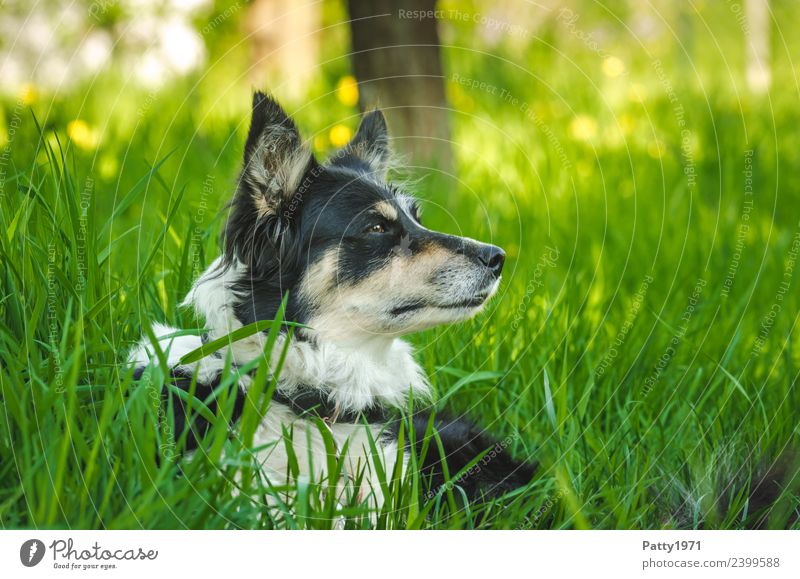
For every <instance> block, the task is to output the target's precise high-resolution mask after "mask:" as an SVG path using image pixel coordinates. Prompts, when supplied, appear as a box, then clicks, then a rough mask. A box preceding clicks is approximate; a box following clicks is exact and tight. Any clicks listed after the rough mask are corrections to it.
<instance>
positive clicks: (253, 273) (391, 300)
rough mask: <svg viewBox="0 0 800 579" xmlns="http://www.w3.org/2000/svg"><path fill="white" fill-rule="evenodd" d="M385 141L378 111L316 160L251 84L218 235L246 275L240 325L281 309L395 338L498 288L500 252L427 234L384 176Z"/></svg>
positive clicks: (358, 332)
mask: <svg viewBox="0 0 800 579" xmlns="http://www.w3.org/2000/svg"><path fill="white" fill-rule="evenodd" d="M388 159H389V144H388V137H387V129H386V122H385V120H384V118H383V115H382V114H381V113H380V112H379V111H373V112H371V113H368V114H366V115H365V116H364V118H363V119H362V121H361V126H360V127H359V129H358V131H357V133H356V135H355V136H354V137H353V139H352V141H351V142H350V143H349V144H348V145H347V146H345V147H344V148H343V149H341V150H340V151H338V152H337V153H336V154H334V155H333V156H332V157H331V158H330V159H329V160H328V161H327V162H325V163H320V162H318V161H317V160H316V159H315V158H314V156H313V155H312V153H311V152H310V151H309V150H308V148H306V147H305V146H304V144H303V141H302V139H301V138H300V134H299V133H298V131H297V127H296V126H295V124H294V122H293V121H292V120H291V119H290V118H289V117H288V115H287V114H286V113H285V112H284V111H283V109H282V108H281V107H280V106H279V105H278V104H277V103H276V102H275V101H274V100H273V99H272V98H270V97H269V96H266V95H264V94H262V93H256V94H255V95H254V97H253V114H252V121H251V126H250V131H249V134H248V137H247V143H246V145H245V154H244V168H243V169H242V173H241V176H240V179H239V187H238V190H237V193H236V195H235V197H234V199H233V201H232V210H231V215H230V217H229V220H228V223H227V227H226V230H225V235H224V245H225V256H226V259H227V261H228V262H229V263H234V262H235V263H237V264H238V265H239V266H240V267H242V268H243V271H244V272H245V274H244V275H243V276H242V279H241V280H240V281H239V283H238V284H237V286H236V292H237V295H238V296H239V300H240V301H239V303H238V304H237V307H236V312H237V316H238V317H239V318H240V320H241V321H242V322H243V323H249V322H252V321H254V320H258V319H269V318H270V317H271V316H272V315H274V312H275V309H276V306H277V304H278V303H279V302H280V299H281V296H282V294H283V293H284V292H286V291H289V293H290V305H289V310H290V311H289V312H287V315H288V316H290V317H291V318H293V319H295V320H296V321H301V322H304V323H306V324H307V325H309V326H310V327H311V328H313V329H314V330H317V331H319V332H321V333H323V334H324V335H326V336H329V337H332V338H336V337H338V338H342V339H348V338H357V337H359V336H364V337H368V336H370V335H375V334H380V335H390V336H395V335H401V334H405V333H409V332H414V331H418V330H422V329H425V328H429V327H431V326H435V325H438V324H443V323H449V322H455V321H459V320H463V319H466V318H468V317H470V316H472V315H474V314H476V313H477V312H478V311H480V310H481V308H482V307H483V306H484V305H485V304H486V302H487V300H489V298H490V297H491V296H492V295H493V294H494V293H495V292H496V291H497V287H498V286H499V284H500V273H501V271H502V269H503V262H504V260H505V254H504V253H503V250H501V249H500V248H499V247H495V246H494V245H488V244H485V243H480V242H477V241H474V240H472V239H468V238H465V237H456V236H453V235H447V234H445V233H440V232H437V231H431V230H430V229H427V228H426V227H424V226H423V225H422V222H421V220H420V212H419V206H418V204H417V202H416V201H415V200H414V199H413V198H412V197H411V196H409V195H407V194H406V193H404V192H403V191H401V190H400V189H398V188H397V187H395V186H392V185H390V184H388V183H387V182H386V181H385V176H386V170H387V162H388Z"/></svg>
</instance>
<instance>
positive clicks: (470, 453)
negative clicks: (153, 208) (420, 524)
mask: <svg viewBox="0 0 800 579" xmlns="http://www.w3.org/2000/svg"><path fill="white" fill-rule="evenodd" d="M389 157H390V150H389V143H388V135H387V128H386V122H385V120H384V117H383V114H382V113H381V112H380V111H377V110H375V111H373V112H370V113H367V114H366V115H365V116H364V117H363V119H362V121H361V125H360V127H359V129H358V131H357V132H356V134H355V136H354V137H353V139H352V141H351V142H350V143H349V144H348V145H346V146H345V147H344V148H342V149H341V150H340V151H338V152H337V153H335V154H334V155H333V156H332V157H331V158H330V159H329V160H328V161H327V162H325V163H320V162H319V161H317V159H315V158H314V156H313V155H312V153H311V151H310V150H309V149H308V148H307V147H306V146H305V145H304V143H303V141H302V139H301V137H300V134H299V132H298V130H297V127H296V126H295V123H294V122H293V121H292V120H291V119H290V118H289V116H288V115H287V114H286V113H285V112H284V110H283V109H282V108H281V107H280V106H279V105H278V103H276V102H275V100H273V99H272V98H271V97H270V96H267V95H265V94H263V93H260V92H257V93H255V95H254V97H253V110H252V121H251V125H250V130H249V133H248V136H247V142H246V144H245V149H244V167H243V168H242V171H241V174H240V176H239V180H238V188H237V191H236V193H235V194H234V197H233V199H232V201H231V203H230V216H229V218H228V221H227V225H226V227H225V230H224V232H223V235H222V245H223V253H222V255H221V256H220V257H219V258H217V259H216V260H215V261H214V262H213V263H212V264H211V266H210V267H209V268H208V269H207V270H206V271H205V273H203V274H202V275H201V277H200V278H199V279H198V280H197V281H196V282H195V283H194V286H193V287H192V289H191V291H190V292H189V294H188V295H187V296H186V299H185V301H184V305H187V306H191V307H192V308H194V310H195V311H196V313H197V315H198V316H199V317H201V318H202V319H204V320H205V327H206V328H207V333H206V334H205V335H203V336H202V337H199V336H185V335H184V336H180V337H173V338H170V337H166V338H163V336H169V335H170V334H174V333H175V332H177V330H176V329H175V328H169V327H166V326H163V325H159V324H156V325H154V330H155V333H156V335H157V336H162V338H160V339H159V344H160V347H161V348H162V349H163V351H164V352H166V355H167V360H168V364H169V366H170V370H171V373H172V379H171V380H172V381H173V383H174V384H175V385H177V386H178V387H180V388H185V389H188V388H189V386H190V385H191V383H192V381H193V378H194V379H195V380H196V382H197V383H196V386H195V388H196V394H195V395H196V396H197V397H198V398H200V399H204V398H206V396H209V395H210V394H211V393H212V392H213V390H214V388H215V387H216V386H218V385H219V384H220V380H221V374H222V373H223V371H224V369H225V368H226V367H228V368H229V367H230V365H231V364H232V365H234V366H236V365H243V364H247V363H248V362H251V361H253V360H254V359H257V358H259V357H260V356H262V355H263V351H264V349H265V340H266V335H265V334H263V333H259V334H256V335H254V336H251V337H250V338H246V339H244V340H240V341H237V342H234V343H232V344H230V345H229V346H227V347H226V348H224V349H222V350H220V351H217V352H216V353H214V354H212V355H209V356H207V357H205V358H203V359H202V360H200V361H199V362H197V363H195V364H190V365H186V364H184V365H182V364H181V363H180V359H181V357H182V356H184V355H185V354H186V353H188V352H190V351H192V350H194V349H196V348H198V347H200V346H201V345H202V344H203V343H204V342H208V341H209V340H214V339H216V338H220V337H223V336H226V335H227V334H229V333H230V332H232V331H234V330H236V329H237V328H240V327H242V326H243V325H247V324H251V323H253V322H255V321H257V320H270V319H273V318H274V316H275V315H276V314H277V312H278V310H279V308H280V306H281V303H282V299H283V296H284V295H285V294H286V292H288V296H289V297H288V301H287V304H286V307H285V319H286V320H290V321H293V322H297V323H299V324H302V327H301V328H300V329H298V330H297V331H296V332H295V335H294V336H293V337H292V339H291V340H289V344H288V345H287V347H286V357H285V359H284V361H283V366H282V369H281V371H280V373H279V377H278V382H277V388H276V391H275V394H274V396H273V399H272V401H271V403H270V405H269V408H268V410H267V412H266V414H265V415H264V416H263V418H262V420H261V422H260V424H259V426H258V428H257V431H256V439H255V441H254V444H255V445H256V446H258V447H261V448H264V447H266V446H269V445H268V443H269V442H275V441H281V439H282V438H284V433H285V432H287V431H291V432H293V437H292V440H291V441H290V442H286V441H285V440H284V441H283V442H281V443H278V444H274V445H272V446H269V450H264V451H261V452H260V454H259V455H258V460H259V461H260V463H261V467H262V469H263V472H264V474H265V475H266V476H267V477H274V479H271V480H277V481H280V480H286V478H287V470H288V463H287V452H286V446H284V444H292V445H293V446H294V450H295V455H296V456H297V457H298V458H299V459H300V461H301V464H300V465H298V466H299V468H300V471H301V474H305V475H307V476H324V469H325V465H326V464H327V460H326V457H327V451H326V447H325V444H324V440H323V435H322V433H321V432H320V430H319V429H318V425H319V420H318V419H319V418H322V419H323V420H324V423H325V424H327V425H328V430H329V432H330V433H331V434H332V435H333V438H334V440H335V442H336V444H337V445H338V448H340V449H341V448H344V445H345V442H347V452H346V456H345V457H342V458H343V460H344V461H345V465H346V467H345V468H347V469H348V470H349V471H350V472H355V471H356V470H358V469H361V470H363V471H364V473H365V475H366V476H365V477H364V478H363V480H364V481H365V483H364V484H365V485H366V486H367V487H368V488H364V489H360V494H361V495H362V496H364V497H370V498H371V500H372V503H371V504H373V505H374V506H376V507H380V505H381V503H382V497H381V486H380V484H378V481H377V479H376V478H375V471H376V469H375V468H374V464H373V462H372V461H373V460H374V458H375V455H374V454H373V453H372V452H371V450H370V440H369V438H370V436H371V437H372V439H373V441H375V442H377V446H378V447H379V448H380V451H381V452H382V454H383V457H382V459H383V461H384V465H383V469H384V472H392V468H393V466H394V463H395V461H396V457H398V456H401V457H406V458H405V459H403V460H404V462H405V461H406V460H407V458H408V454H409V452H410V449H408V448H406V449H402V452H399V453H398V428H397V425H398V424H399V422H398V418H397V416H399V415H400V413H401V412H402V411H403V410H406V409H408V403H409V396H412V393H413V398H414V400H416V401H424V400H426V399H429V397H430V392H429V385H428V382H427V379H426V376H425V374H424V372H423V371H422V369H421V368H420V366H419V365H418V364H417V362H416V361H415V360H414V357H413V355H412V351H411V348H410V347H409V345H408V344H407V343H406V342H404V341H402V340H401V339H400V337H401V336H403V335H404V334H408V333H411V332H418V331H420V330H424V329H427V328H431V327H433V326H437V325H439V324H448V323H453V322H458V321H462V320H466V319H467V318H470V317H471V316H474V315H475V314H476V313H478V312H479V311H481V309H482V308H483V307H484V306H485V305H486V303H487V301H488V300H489V299H490V298H491V297H492V296H493V295H494V294H495V292H496V291H497V288H498V286H499V285H500V277H501V272H502V270H503V262H504V260H505V254H504V253H503V250H502V249H500V248H499V247H496V246H494V245H488V244H486V243H480V242H478V241H475V240H472V239H468V238H465V237H456V236H453V235H448V234H445V233H440V232H437V231H432V230H430V229H427V228H426V227H425V226H424V225H423V224H422V222H421V220H420V210H419V206H418V204H417V202H416V201H415V200H414V199H413V198H412V197H411V196H410V195H408V194H407V193H404V192H403V191H402V189H401V188H398V187H397V186H394V185H390V184H388V183H387V182H386V181H385V177H386V173H387V168H388V162H389ZM286 339H288V338H287V337H286V336H285V335H282V337H281V338H280V340H284V341H285V340H286ZM280 350H282V348H280V347H276V348H274V349H273V354H272V359H271V361H270V363H271V365H272V368H273V369H274V367H275V365H276V364H277V363H278V355H277V352H279V351H280ZM131 359H132V361H133V362H134V363H135V365H136V375H137V376H141V375H142V373H143V371H144V369H145V368H146V367H147V366H148V365H149V364H150V363H151V362H152V361H153V360H154V359H155V355H154V353H153V348H152V346H151V345H150V343H149V342H148V341H147V340H143V341H142V342H141V343H140V344H139V345H138V347H137V348H136V349H135V350H134V351H133V352H132V354H131ZM252 378H253V377H252V376H250V375H245V376H244V378H242V379H241V380H240V383H239V388H238V395H237V400H236V404H235V407H234V414H235V415H234V418H237V417H238V415H240V414H241V412H242V409H243V407H244V400H245V392H246V390H247V388H248V386H249V385H250V383H251V380H252ZM165 396H166V395H165ZM175 401H176V404H175V407H176V408H177V411H176V417H175V419H176V420H175V425H176V429H178V430H182V429H184V428H186V427H187V426H190V427H191V430H190V432H191V434H192V435H191V436H190V437H189V438H190V440H191V441H193V443H194V444H195V445H196V444H197V438H199V436H200V435H201V434H202V432H203V431H204V430H205V429H206V428H207V427H208V424H207V423H205V422H204V421H203V419H202V417H200V416H195V415H192V416H187V415H186V408H185V406H183V402H182V401H181V400H180V399H178V398H175ZM209 406H211V409H212V410H214V406H213V402H211V404H209ZM429 420H430V414H427V413H417V414H415V415H414V416H413V419H412V424H413V427H414V430H415V433H416V440H417V445H418V447H419V448H421V447H422V445H423V444H424V442H425V440H424V439H425V437H426V435H427V437H428V439H429V440H428V442H429V444H427V445H426V447H427V449H428V450H427V453H426V456H425V457H424V460H423V462H422V464H421V471H422V473H423V475H424V476H426V477H427V478H428V479H429V482H430V488H431V489H432V490H431V492H430V493H429V494H428V496H432V494H433V493H434V492H436V490H437V489H438V488H441V485H443V484H444V483H445V476H444V469H443V467H444V466H446V467H447V472H448V473H449V474H450V475H451V476H453V477H455V476H456V475H457V474H458V473H462V472H463V471H464V470H466V469H467V467H470V466H471V465H470V463H471V462H474V461H475V459H480V461H481V462H480V464H479V465H478V468H470V469H469V470H468V474H466V475H464V474H462V476H461V477H460V478H459V479H458V480H457V481H455V482H456V484H458V485H459V486H460V487H461V488H462V489H463V490H464V491H465V494H466V496H467V497H468V498H469V500H478V499H480V498H481V497H493V496H499V495H502V494H503V493H505V492H508V491H509V490H511V489H515V488H519V487H521V486H524V485H526V484H527V483H528V482H529V481H530V480H531V478H532V476H533V473H534V466H533V465H531V464H528V463H525V462H517V461H514V460H513V459H512V458H511V457H510V456H508V451H507V449H506V445H504V444H503V443H501V442H496V441H495V440H493V439H491V438H490V437H489V436H487V435H485V434H484V433H483V432H482V431H481V430H480V429H477V428H475V427H474V426H472V425H471V424H469V423H468V422H466V421H464V420H463V419H456V420H444V419H440V418H437V419H435V420H433V422H432V423H431V422H429ZM430 424H433V427H434V428H435V429H436V430H437V431H438V436H439V438H440V440H441V442H442V447H443V449H444V456H441V453H440V451H439V447H438V444H437V443H436V442H431V440H430V439H431V426H430ZM179 435H180V431H179V432H177V433H176V436H179ZM187 436H188V434H187ZM484 453H489V454H484ZM487 456H490V457H491V459H490V460H486V457H487ZM306 457H308V461H307V463H306V462H305V459H306ZM443 462H444V464H443ZM403 466H405V465H403Z"/></svg>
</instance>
